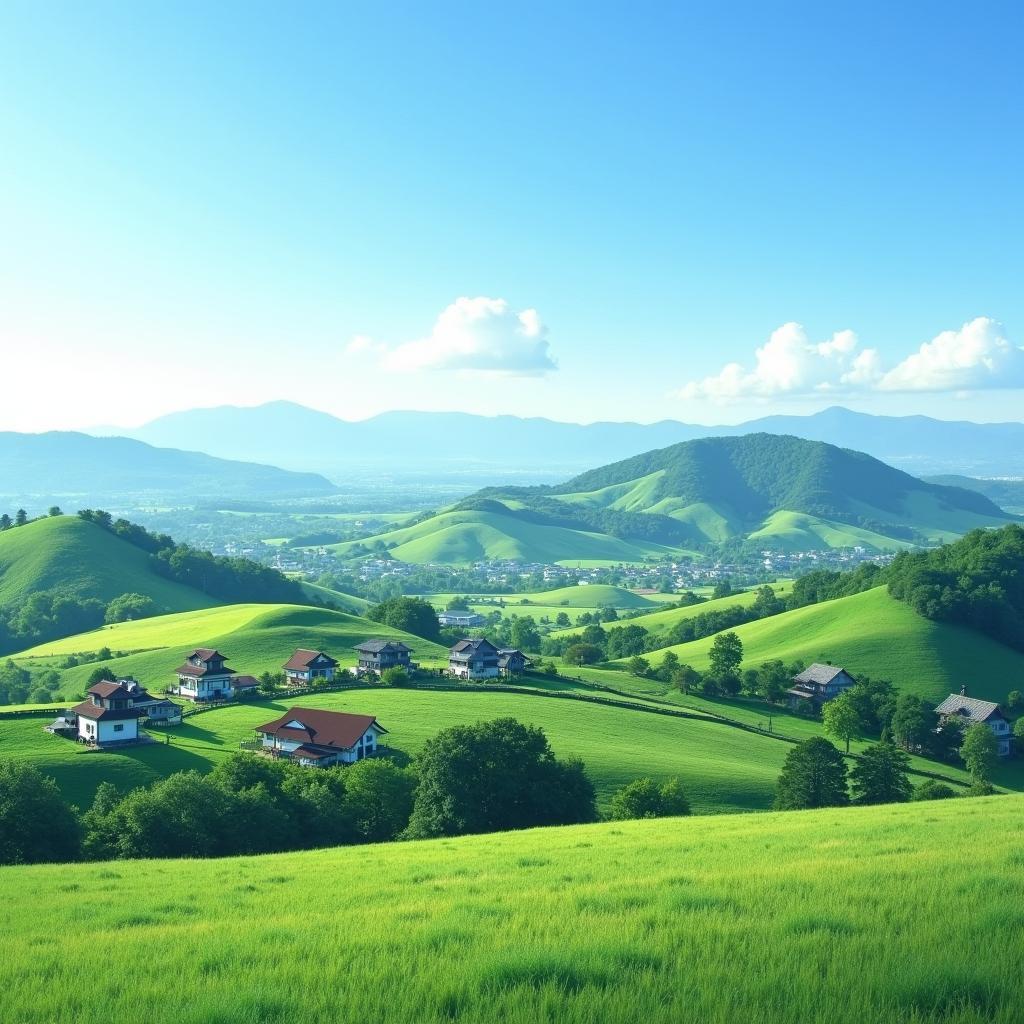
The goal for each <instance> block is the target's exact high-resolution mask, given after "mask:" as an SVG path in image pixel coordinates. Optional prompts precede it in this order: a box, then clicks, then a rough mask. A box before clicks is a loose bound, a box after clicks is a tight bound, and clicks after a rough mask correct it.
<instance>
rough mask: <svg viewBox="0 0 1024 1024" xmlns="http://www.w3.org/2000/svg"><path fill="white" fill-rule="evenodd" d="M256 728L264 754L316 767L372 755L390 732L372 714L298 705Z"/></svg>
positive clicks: (345, 762) (359, 759) (348, 762)
mask: <svg viewBox="0 0 1024 1024" xmlns="http://www.w3.org/2000/svg"><path fill="white" fill-rule="evenodd" d="M255 731H256V736H257V739H258V741H259V742H260V743H261V746H262V750H263V752H264V753H267V754H270V755H271V756H272V757H286V758H288V760H290V761H295V762H297V763H298V764H301V765H305V766H307V767H315V768H326V767H329V766H330V765H332V764H351V763H352V762H354V761H361V760H362V759H363V758H364V757H370V756H371V755H373V754H375V753H376V752H377V748H378V745H379V743H380V737H381V736H383V735H385V734H386V733H387V729H385V728H384V727H383V726H382V725H381V724H380V723H379V722H378V721H377V719H376V718H374V717H373V715H350V714H348V713H347V712H344V711H323V710H320V709H314V708H298V707H296V708H289V709H288V711H287V712H285V714H283V715H281V717H280V718H275V719H274V720H273V721H272V722H267V723H266V724H265V725H258V726H257V727H256V730H255ZM243 746H246V744H243Z"/></svg>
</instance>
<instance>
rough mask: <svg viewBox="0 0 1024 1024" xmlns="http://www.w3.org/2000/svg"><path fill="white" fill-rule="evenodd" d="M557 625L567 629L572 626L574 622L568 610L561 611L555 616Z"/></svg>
mask: <svg viewBox="0 0 1024 1024" xmlns="http://www.w3.org/2000/svg"><path fill="white" fill-rule="evenodd" d="M555 625H556V626H557V627H558V628H559V629H567V628H568V627H569V626H571V625H572V622H570V620H569V615H568V613H566V612H559V613H558V614H557V615H556V616H555Z"/></svg>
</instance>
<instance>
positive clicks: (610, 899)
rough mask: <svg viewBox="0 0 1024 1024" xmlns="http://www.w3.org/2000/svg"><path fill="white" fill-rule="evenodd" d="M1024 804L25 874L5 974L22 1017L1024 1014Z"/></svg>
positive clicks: (4, 888)
mask: <svg viewBox="0 0 1024 1024" xmlns="http://www.w3.org/2000/svg"><path fill="white" fill-rule="evenodd" d="M1022 814H1024V797H990V798H987V799H975V800H956V801H946V802H944V803H928V804H904V805H889V806H883V807H866V808H854V809H843V810H828V811H798V812H791V813H785V814H778V813H775V814H768V815H743V816H727V817H720V818H711V819H709V818H693V819H685V818H684V819H666V820H662V821H631V822H616V823H611V824H603V825H584V826H575V827H568V828H558V829H540V830H530V831H524V832H510V833H504V834H498V835H490V836H473V837H466V838H462V839H454V840H444V841H433V842H417V843H394V844H390V845H387V846H374V847H356V848H353V847H349V848H339V849H333V850H332V849H327V850H317V851H311V852H304V853H290V854H276V855H270V856H263V857H240V858H231V859H224V860H207V861H203V860H189V861H135V862H124V861H113V862H108V863H102V862H101V863H95V864H74V865H43V866H33V867H5V868H0V895H2V896H3V897H4V898H2V899H0V933H2V934H6V935H16V936H17V937H18V941H17V942H16V943H12V944H10V947H9V950H8V953H7V955H6V956H5V957H4V958H3V960H2V961H0V985H2V986H3V990H4V994H5V1004H6V1006H7V1007H8V1008H12V1007H17V1008H18V1016H17V1018H16V1019H17V1021H18V1024H52V1022H54V1021H64V1020H68V1021H70V1020H74V1021H76V1022H77V1024H129V1022H131V1024H134V1022H136V1021H140V1020H145V1021H148V1022H150V1024H209V1022H214V1021H215V1022H217V1024H254V1022H257V1021H258V1022H259V1024H294V1022H295V1021H296V1020H303V1021H304V1020H337V1019H340V1018H339V1013H340V1011H339V1007H349V1006H355V1005H359V1006H360V1007H361V1011H360V1013H361V1015H362V1016H366V1017H368V1018H371V1017H372V1019H373V1020H374V1021H379V1022H381V1024H408V1022H410V1021H416V1022H417V1024H443V1022H449V1021H453V1020H464V1021H473V1022H481V1024H483V1022H488V1021H499V1020H500V1021H504V1022H507V1024H536V1022H537V1021H558V1022H565V1024H635V1022H636V1021H645V1022H647V1024H678V1022H680V1021H690V1020H700V1021H707V1022H709V1024H727V1022H730V1021H744V1022H750V1024H865V1022H868V1021H870V1022H871V1024H909V1022H916V1024H981V1022H985V1024H1017V1022H1019V1020H1020V1008H1021V1006H1022V1005H1024V981H1022V980H1021V979H1022V978H1024V952H1022V948H1021V943H1020V941H1019V932H1020V924H1021V920H1020V912H1019V910H1018V909H1017V908H1018V907H1019V906H1020V905H1021V904H1022V902H1024V880H1022V874H1021V871H1020V866H1021V850H1020V820H1021V816H1022ZM958 850H959V851H970V871H969V872H965V870H964V864H963V860H962V858H960V857H957V856H951V851H958ZM754 851H756V855H753V852H754ZM186 880H187V881H186ZM114 896H116V897H117V898H113V897H114ZM71 901H73V903H74V906H75V912H74V913H69V912H68V904H69V902H71ZM117 942H120V943H122V944H125V943H128V944H130V948H131V951H132V957H131V958H130V963H129V962H126V961H124V959H123V958H122V959H121V960H117V959H116V958H115V959H114V960H113V961H112V959H111V944H112V943H117ZM140 962H142V963H147V964H155V965H157V966H156V967H155V968H154V969H151V970H145V971H140V970H137V969H135V967H134V966H133V965H135V964H137V963H140ZM894 966H898V969H894ZM83 978H87V979H89V982H88V984H82V979H83ZM168 979H173V982H174V984H173V986H170V988H169V984H168ZM296 993H301V1012H299V1013H298V1014H297V1010H296V995H295V994H296ZM11 1019H12V1020H13V1019H15V1018H11Z"/></svg>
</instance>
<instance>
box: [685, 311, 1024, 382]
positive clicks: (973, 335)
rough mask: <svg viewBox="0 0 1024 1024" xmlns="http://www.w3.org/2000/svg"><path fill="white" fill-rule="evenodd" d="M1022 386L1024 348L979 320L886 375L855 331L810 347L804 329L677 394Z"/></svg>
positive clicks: (788, 329)
mask: <svg viewBox="0 0 1024 1024" xmlns="http://www.w3.org/2000/svg"><path fill="white" fill-rule="evenodd" d="M1020 387H1024V349H1021V348H1018V347H1017V346H1016V345H1014V344H1012V343H1011V342H1010V341H1009V340H1008V339H1007V338H1006V335H1005V332H1004V330H1003V327H1002V325H1001V324H999V323H997V322H996V321H995V320H991V319H989V318H988V317H978V318H976V319H975V320H971V321H970V322H969V323H966V324H964V325H963V326H962V327H961V328H960V330H958V331H943V332H942V333H941V334H939V335H938V336H937V337H935V338H933V339H932V340H931V341H928V342H925V343H924V344H923V345H921V347H920V348H919V349H918V351H917V352H915V353H913V354H912V355H909V356H907V357H906V358H905V359H903V360H902V361H901V362H899V363H898V364H897V365H896V366H894V367H892V368H891V369H888V370H887V369H886V368H885V366H884V365H883V362H882V358H881V355H880V354H879V352H878V350H877V349H874V348H861V346H860V342H859V339H858V338H857V335H856V334H854V332H853V331H850V330H843V331H837V332H836V333H835V334H833V335H832V337H831V338H828V339H826V340H825V341H820V342H816V343H815V342H812V341H811V340H810V338H808V336H807V332H806V331H805V330H804V328H803V326H802V325H801V324H798V323H787V324H783V325H782V326H781V327H778V328H776V329H775V330H774V331H772V333H771V335H770V337H769V338H768V341H767V342H766V343H765V344H764V345H763V346H762V347H761V348H759V349H757V350H756V352H755V353H754V366H753V368H751V369H747V368H746V367H744V366H743V365H742V364H740V363H729V364H727V365H726V366H724V367H723V368H722V370H721V371H720V372H719V373H717V374H715V375H714V376H711V377H705V378H704V379H703V380H699V381H691V382H690V383H688V384H687V385H685V387H683V388H682V390H681V391H680V394H681V396H682V397H683V398H708V399H712V400H715V401H729V400H732V399H737V398H746V397H765V398H767V397H773V396H780V395H793V396H799V395H822V394H829V393H834V394H837V395H838V394H844V393H849V392H856V391H870V390H876V391H978V390H983V389H987V388H1020Z"/></svg>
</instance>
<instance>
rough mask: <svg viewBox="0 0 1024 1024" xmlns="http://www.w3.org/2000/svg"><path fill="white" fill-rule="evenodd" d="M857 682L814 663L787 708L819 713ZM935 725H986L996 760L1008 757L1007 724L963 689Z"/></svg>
mask: <svg viewBox="0 0 1024 1024" xmlns="http://www.w3.org/2000/svg"><path fill="white" fill-rule="evenodd" d="M856 684H857V680H856V679H854V678H853V676H851V675H850V673H849V672H847V671H846V669H845V668H842V667H840V666H839V665H822V664H820V663H818V662H815V663H814V664H813V665H811V666H810V667H809V668H806V669H804V671H803V672H801V673H799V674H798V675H796V676H794V677H793V685H792V686H791V687H790V688H789V689H788V690H787V691H786V693H787V695H788V697H789V706H790V707H791V708H798V707H800V706H801V705H802V704H811V705H813V706H814V707H815V708H816V709H818V710H820V709H821V706H822V705H823V704H825V703H826V702H828V701H830V700H834V699H835V698H836V697H838V696H839V695H840V694H841V693H844V692H845V691H846V690H848V689H850V687H851V686H856ZM935 714H936V715H938V720H939V723H940V724H942V723H945V722H947V721H949V720H950V719H953V720H955V721H958V722H960V724H961V725H962V726H963V727H964V728H965V729H966V728H967V727H968V726H971V725H986V726H988V728H989V729H991V730H992V735H993V736H995V738H996V749H997V751H998V753H999V756H1000V757H1009V756H1010V754H1011V752H1012V749H1013V747H1012V741H1011V735H1012V734H1011V729H1010V723H1009V722H1008V721H1007V719H1006V716H1005V715H1004V714H1003V712H1002V711H1001V710H1000V707H999V705H998V704H995V703H993V702H992V701H989V700H978V699H977V698H975V697H968V696H967V687H965V686H962V687H961V688H960V692H959V693H951V694H950V695H949V696H948V697H947V698H946V699H945V700H944V701H943V702H942V703H941V704H940V705H939V706H938V707H936V708H935Z"/></svg>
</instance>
